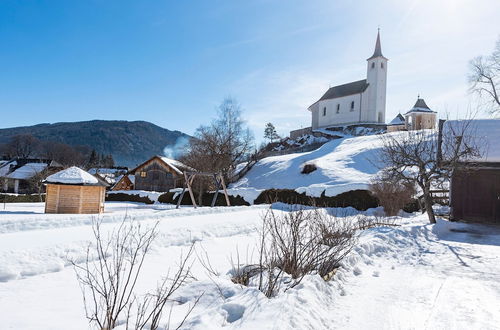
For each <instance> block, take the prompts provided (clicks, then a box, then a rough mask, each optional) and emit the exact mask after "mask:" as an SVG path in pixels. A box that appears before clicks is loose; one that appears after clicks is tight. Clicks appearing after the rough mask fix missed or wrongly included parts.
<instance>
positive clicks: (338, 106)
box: [337, 104, 340, 113]
mask: <svg viewBox="0 0 500 330" xmlns="http://www.w3.org/2000/svg"><path fill="white" fill-rule="evenodd" d="M337 113H340V104H337Z"/></svg>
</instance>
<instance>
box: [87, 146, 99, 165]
mask: <svg viewBox="0 0 500 330" xmlns="http://www.w3.org/2000/svg"><path fill="white" fill-rule="evenodd" d="M98 166H99V154H98V153H97V152H96V151H95V149H92V152H91V153H90V157H89V161H88V164H87V167H88V168H93V167H98Z"/></svg>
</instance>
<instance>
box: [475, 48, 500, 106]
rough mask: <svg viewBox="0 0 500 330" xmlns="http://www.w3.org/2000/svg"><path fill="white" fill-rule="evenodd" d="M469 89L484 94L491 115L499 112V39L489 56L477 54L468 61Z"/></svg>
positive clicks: (480, 95) (481, 95) (480, 94)
mask: <svg viewBox="0 0 500 330" xmlns="http://www.w3.org/2000/svg"><path fill="white" fill-rule="evenodd" d="M469 83H470V91H471V92H473V93H475V94H477V95H479V97H483V96H486V98H485V99H486V104H488V105H489V107H490V108H489V109H488V111H489V112H490V113H491V114H493V115H499V114H500V39H499V40H498V41H497V43H496V47H495V49H494V50H493V53H492V54H491V55H489V56H478V57H476V58H474V59H473V60H471V61H470V74H469Z"/></svg>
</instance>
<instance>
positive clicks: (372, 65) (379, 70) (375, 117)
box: [363, 29, 389, 124]
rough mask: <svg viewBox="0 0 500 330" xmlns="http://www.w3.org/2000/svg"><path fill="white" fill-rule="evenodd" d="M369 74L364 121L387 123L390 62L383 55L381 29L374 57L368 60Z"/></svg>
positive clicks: (367, 75)
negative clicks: (388, 68)
mask: <svg viewBox="0 0 500 330" xmlns="http://www.w3.org/2000/svg"><path fill="white" fill-rule="evenodd" d="M366 61H367V62H368V63H367V73H366V82H367V83H368V84H369V85H368V91H367V92H368V93H367V100H366V103H365V104H366V107H365V109H366V112H365V114H364V116H363V117H364V118H363V120H364V121H366V122H374V123H382V124H383V123H385V98H386V90H387V62H388V61H389V60H388V59H387V58H386V57H384V55H382V46H381V44H380V29H379V30H378V32H377V41H376V43H375V51H374V52H373V55H372V56H371V57H370V58H368V59H367V60H366Z"/></svg>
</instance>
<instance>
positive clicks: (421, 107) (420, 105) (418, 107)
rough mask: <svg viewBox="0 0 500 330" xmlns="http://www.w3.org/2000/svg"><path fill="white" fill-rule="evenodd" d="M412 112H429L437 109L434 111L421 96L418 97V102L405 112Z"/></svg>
mask: <svg viewBox="0 0 500 330" xmlns="http://www.w3.org/2000/svg"><path fill="white" fill-rule="evenodd" d="M412 112H429V113H436V111H432V110H431V109H430V108H429V106H427V104H426V103H425V101H424V99H421V98H420V97H418V98H417V102H416V103H415V105H414V106H413V108H411V110H410V111H408V112H407V113H405V115H407V114H409V113H412Z"/></svg>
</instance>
